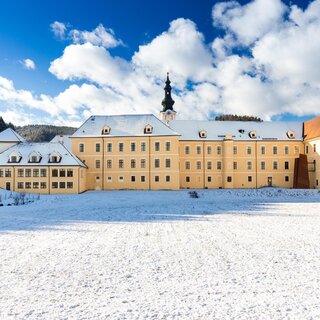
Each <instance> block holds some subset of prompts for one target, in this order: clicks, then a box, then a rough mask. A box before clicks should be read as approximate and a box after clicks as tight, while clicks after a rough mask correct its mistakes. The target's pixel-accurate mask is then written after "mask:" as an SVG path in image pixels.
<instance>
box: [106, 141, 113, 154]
mask: <svg viewBox="0 0 320 320" xmlns="http://www.w3.org/2000/svg"><path fill="white" fill-rule="evenodd" d="M107 152H112V143H111V142H109V143H107Z"/></svg>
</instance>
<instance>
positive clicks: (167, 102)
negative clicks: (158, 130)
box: [160, 72, 176, 125]
mask: <svg viewBox="0 0 320 320" xmlns="http://www.w3.org/2000/svg"><path fill="white" fill-rule="evenodd" d="M170 83H171V81H170V79H169V72H167V80H166V85H165V87H164V88H163V89H164V98H163V100H162V102H161V104H162V106H163V109H162V111H161V112H160V117H161V120H162V121H164V122H166V124H167V125H169V122H170V121H171V120H174V119H175V118H176V112H175V111H174V110H173V105H174V100H173V99H172V97H171V89H172V88H171V85H170Z"/></svg>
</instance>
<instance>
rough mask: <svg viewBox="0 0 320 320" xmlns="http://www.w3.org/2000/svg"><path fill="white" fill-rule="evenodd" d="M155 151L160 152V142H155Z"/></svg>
mask: <svg viewBox="0 0 320 320" xmlns="http://www.w3.org/2000/svg"><path fill="white" fill-rule="evenodd" d="M154 150H155V151H160V142H155V143H154Z"/></svg>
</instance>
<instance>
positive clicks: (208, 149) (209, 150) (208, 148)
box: [207, 146, 212, 154]
mask: <svg viewBox="0 0 320 320" xmlns="http://www.w3.org/2000/svg"><path fill="white" fill-rule="evenodd" d="M211 153H212V148H211V146H208V147H207V154H211Z"/></svg>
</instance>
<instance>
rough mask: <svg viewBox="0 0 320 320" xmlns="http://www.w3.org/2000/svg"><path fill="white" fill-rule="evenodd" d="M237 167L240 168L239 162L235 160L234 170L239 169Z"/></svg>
mask: <svg viewBox="0 0 320 320" xmlns="http://www.w3.org/2000/svg"><path fill="white" fill-rule="evenodd" d="M237 169H238V162H237V161H233V170H237Z"/></svg>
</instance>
